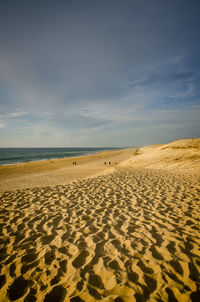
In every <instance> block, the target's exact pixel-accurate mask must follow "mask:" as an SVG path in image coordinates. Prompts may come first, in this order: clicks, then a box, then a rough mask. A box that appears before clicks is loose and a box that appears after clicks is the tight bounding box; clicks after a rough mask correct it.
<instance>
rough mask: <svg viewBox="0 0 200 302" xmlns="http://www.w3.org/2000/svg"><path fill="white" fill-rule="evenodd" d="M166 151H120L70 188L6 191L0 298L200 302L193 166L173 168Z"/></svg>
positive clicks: (199, 196)
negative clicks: (115, 163) (107, 165)
mask: <svg viewBox="0 0 200 302" xmlns="http://www.w3.org/2000/svg"><path fill="white" fill-rule="evenodd" d="M162 147H163V146H160V145H159V146H148V147H145V148H141V149H140V150H138V152H137V154H138V155H134V153H135V151H134V150H131V149H130V150H128V152H129V153H128V154H127V153H126V151H123V152H125V153H126V156H125V153H123V155H122V154H120V155H119V154H118V156H119V157H118V159H119V164H118V165H115V166H114V165H113V166H112V165H111V167H104V170H105V173H103V168H102V169H100V170H101V171H100V170H98V171H97V172H98V174H96V175H95V174H94V170H95V166H96V165H97V162H95V164H94V162H93V164H92V165H94V166H93V168H94V170H88V171H90V172H91V171H92V174H88V175H85V176H84V177H82V178H79V179H76V180H75V181H73V182H71V183H65V184H58V185H50V186H41V187H39V186H36V187H30V188H27V187H25V188H19V189H18V190H13V187H12V188H11V190H4V191H3V192H2V193H1V195H0V201H1V202H0V260H1V264H0V301H2V302H4V301H5V302H8V301H18V302H22V301H30V302H31V301H41V302H43V301H45V302H52V301H54V302H55V301H58V302H59V301H66V302H67V301H70V302H77V301H85V302H90V301H91V302H93V301H105V302H108V301H116V302H123V301H124V302H130V301H131V302H132V301H136V302H137V301H199V297H200V236H199V235H200V207H199V206H200V182H199V174H198V173H197V172H198V166H197V165H195V168H194V167H193V168H191V169H192V171H193V172H194V171H196V173H193V172H191V171H190V172H188V168H186V167H188V166H189V165H188V163H186V164H185V165H183V162H182V166H183V167H182V168H181V163H180V162H179V164H178V166H177V163H174V159H173V158H171V162H170V164H169V162H167V161H166V159H165V160H164V156H165V155H166V154H167V153H166V152H168V151H169V150H165V149H162ZM171 151H173V152H176V151H175V150H174V149H173V150H170V152H171ZM153 152H154V153H153ZM163 152H164V153H163ZM178 152H182V151H180V150H179V151H178ZM179 155H180V153H179ZM190 155H191V154H190ZM115 156H116V154H115ZM145 156H146V157H145ZM167 156H168V155H167ZM174 156H177V153H176V155H174ZM156 157H157V160H158V158H161V161H160V163H159V164H158V163H157V165H156ZM107 158H109V159H110V160H111V158H112V157H107ZM114 158H115V159H116V158H117V157H114ZM135 158H137V160H136V159H135ZM102 159H103V158H102V157H101V158H99V159H98V161H99V160H100V162H101V163H102ZM120 159H121V160H120ZM103 160H104V159H103ZM186 162H187V160H186ZM113 163H114V160H113ZM153 163H155V164H154V165H153ZM87 165H89V163H88V162H87V163H84V164H83V166H84V167H85V168H86V166H87ZM175 165H176V167H175ZM153 167H154V168H153ZM177 167H179V168H177ZM190 167H191V165H190ZM79 168H80V169H81V167H79ZM90 168H91V167H90ZM90 168H89V169H90ZM109 169H110V172H109ZM59 171H60V170H59ZM106 171H108V172H106ZM46 173H47V172H46ZM48 173H50V172H48ZM48 173H47V174H48ZM88 173H89V172H88ZM38 177H39V176H38Z"/></svg>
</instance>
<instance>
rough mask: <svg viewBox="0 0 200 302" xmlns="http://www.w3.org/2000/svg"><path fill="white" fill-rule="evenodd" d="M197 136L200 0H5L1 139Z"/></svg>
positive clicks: (4, 142)
mask: <svg viewBox="0 0 200 302" xmlns="http://www.w3.org/2000/svg"><path fill="white" fill-rule="evenodd" d="M192 137H200V1H199V0H142V1H141V0H84V1H83V0H63V1H62V0H42V1H41V0H39V1H38V0H24V1H23V0H18V1H14V0H1V1H0V147H132V146H143V145H147V144H151V143H167V142H170V141H173V140H175V139H181V138H192Z"/></svg>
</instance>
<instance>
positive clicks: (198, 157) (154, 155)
mask: <svg viewBox="0 0 200 302" xmlns="http://www.w3.org/2000/svg"><path fill="white" fill-rule="evenodd" d="M121 166H123V167H126V166H127V167H128V166H130V167H140V168H144V167H146V168H149V169H165V170H166V169H168V170H170V171H171V172H172V171H175V172H177V171H179V172H181V171H182V172H184V173H186V172H188V173H191V174H193V173H196V174H199V171H200V139H184V140H177V141H174V142H172V143H169V144H166V145H150V146H146V147H144V148H140V149H138V150H137V152H135V156H133V157H131V158H129V159H127V160H124V161H123V163H121Z"/></svg>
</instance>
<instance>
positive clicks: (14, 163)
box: [0, 147, 136, 167]
mask: <svg viewBox="0 0 200 302" xmlns="http://www.w3.org/2000/svg"><path fill="white" fill-rule="evenodd" d="M130 148H131V149H135V148H136V147H130ZM130 148H129V147H128V148H116V149H115V148H113V149H112V148H111V149H109V148H105V149H104V148H102V150H98V151H94V153H87V154H82V155H77V156H76V155H74V156H64V157H52V158H43V159H36V160H29V161H22V162H20V161H19V162H13V163H7V164H0V167H2V166H10V165H18V164H26V163H32V162H40V161H46V160H57V159H67V158H74V157H82V156H88V155H97V154H98V153H101V152H110V151H120V150H124V149H130ZM0 149H4V148H0ZM5 149H7V148H5ZM11 149H21V148H11ZM27 149H45V148H27ZM48 149H54V148H48ZM55 149H56V148H55ZM58 149H59V148H58ZM60 149H62V148H60ZM63 149H66V148H63ZM72 149H74V148H72ZM94 149H101V148H94ZM74 152H75V151H74ZM77 152H79V151H77ZM86 152H87V151H86Z"/></svg>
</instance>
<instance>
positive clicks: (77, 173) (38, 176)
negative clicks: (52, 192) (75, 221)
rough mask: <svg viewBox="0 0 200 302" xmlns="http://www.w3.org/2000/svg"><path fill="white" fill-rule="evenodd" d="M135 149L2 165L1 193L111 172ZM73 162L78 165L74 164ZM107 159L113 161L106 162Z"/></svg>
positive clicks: (63, 182)
mask: <svg viewBox="0 0 200 302" xmlns="http://www.w3.org/2000/svg"><path fill="white" fill-rule="evenodd" d="M134 150H135V149H134V148H133V149H132V148H128V149H120V150H109V151H101V152H98V153H96V154H91V155H83V156H75V157H67V158H58V159H48V160H40V161H34V162H33V161H32V162H26V163H18V164H12V165H4V166H0V192H3V191H6V190H8V191H10V190H11V191H12V190H15V189H26V188H29V187H34V186H35V187H44V186H53V185H59V184H68V183H71V182H73V181H76V180H79V179H83V178H87V177H90V176H92V175H99V174H102V173H110V172H111V168H114V167H115V165H114V162H115V163H116V162H117V163H118V164H119V163H120V162H122V161H124V160H126V159H128V158H130V157H132V156H133V153H134ZM73 161H76V162H77V165H73V164H72V162H73ZM105 161H107V162H111V164H110V165H108V164H107V165H105V164H104V162H105Z"/></svg>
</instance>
